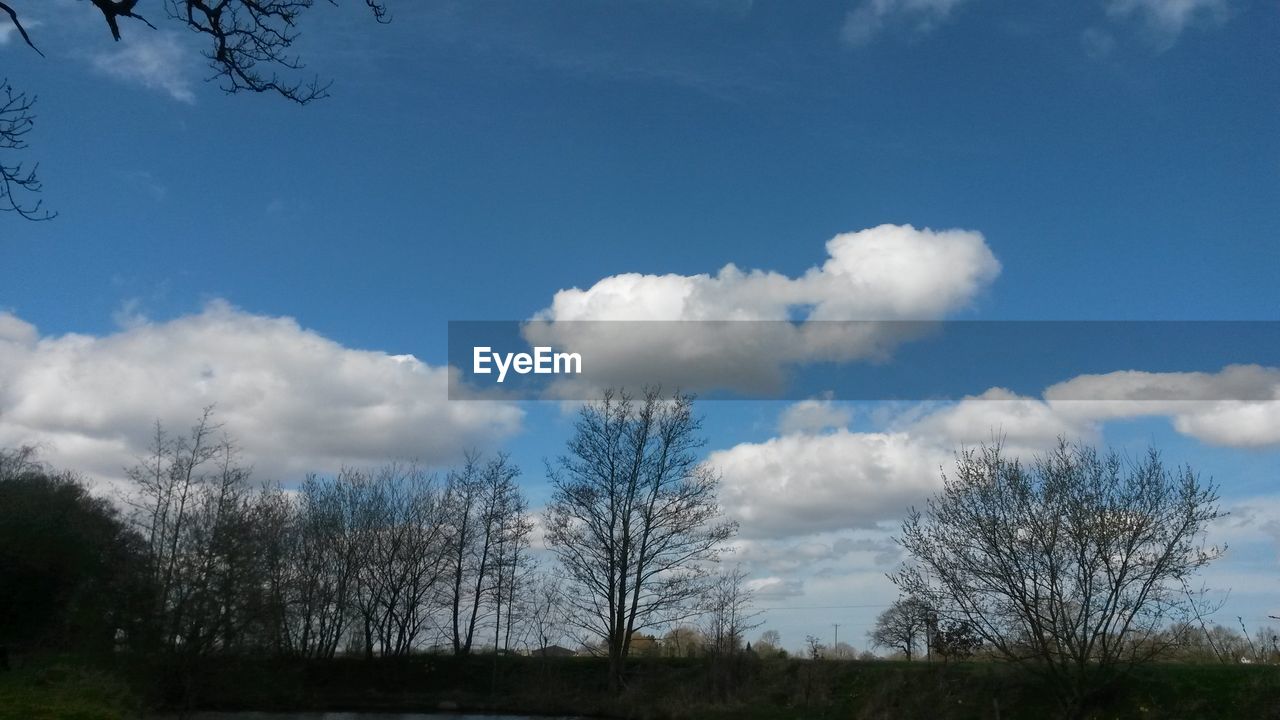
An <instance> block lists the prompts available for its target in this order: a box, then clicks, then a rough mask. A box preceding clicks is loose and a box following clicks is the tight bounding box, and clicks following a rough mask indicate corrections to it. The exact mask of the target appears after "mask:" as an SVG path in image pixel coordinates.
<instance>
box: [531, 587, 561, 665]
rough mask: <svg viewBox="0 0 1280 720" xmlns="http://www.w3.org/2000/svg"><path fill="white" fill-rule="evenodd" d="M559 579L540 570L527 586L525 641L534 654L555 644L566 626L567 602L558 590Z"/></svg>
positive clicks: (543, 652) (542, 651) (559, 589)
mask: <svg viewBox="0 0 1280 720" xmlns="http://www.w3.org/2000/svg"><path fill="white" fill-rule="evenodd" d="M560 585H561V580H560V578H558V577H556V576H554V575H550V574H546V573H542V574H539V575H538V577H536V578H535V579H534V580H532V582H531V583H530V584H529V585H528V588H529V591H528V592H527V593H526V595H525V597H526V603H527V604H526V611H525V627H526V634H527V636H528V638H529V639H528V641H527V644H528V646H529V649H530V650H531V651H532V652H533V653H535V654H542V655H545V654H546V651H547V648H549V647H551V646H552V645H558V644H559V643H560V641H561V640H562V639H564V637H565V634H566V632H567V631H568V628H569V621H570V618H569V604H568V602H567V600H566V598H565V596H564V592H563V591H562V590H561V587H560Z"/></svg>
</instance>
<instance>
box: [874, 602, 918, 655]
mask: <svg viewBox="0 0 1280 720" xmlns="http://www.w3.org/2000/svg"><path fill="white" fill-rule="evenodd" d="M933 616H934V613H933V610H932V608H930V607H929V604H928V603H926V602H924V601H923V600H921V599H920V598H917V597H904V598H899V599H898V600H895V601H894V602H893V604H892V605H890V606H889V608H888V609H887V610H885V611H884V612H882V613H880V615H879V617H877V618H876V624H875V627H873V628H872V629H871V631H870V632H868V633H867V637H869V638H870V639H871V644H872V645H873V646H875V647H879V648H891V649H894V650H901V651H902V654H903V655H905V656H906V658H907V660H911V658H912V657H913V656H914V655H915V652H916V648H917V647H919V645H920V644H922V643H928V642H929V632H930V630H931V628H930V626H931V625H932V624H933Z"/></svg>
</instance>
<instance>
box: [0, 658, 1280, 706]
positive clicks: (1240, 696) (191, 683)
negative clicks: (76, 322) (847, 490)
mask: <svg viewBox="0 0 1280 720" xmlns="http://www.w3.org/2000/svg"><path fill="white" fill-rule="evenodd" d="M176 670H177V666H176V665H175V664H174V663H173V662H171V660H166V659H165V658H159V657H152V658H143V657H134V658H127V657H121V658H114V659H113V661H112V662H111V663H108V664H99V665H96V666H95V665H93V664H92V663H90V662H88V661H87V660H85V659H82V658H74V657H59V658H48V659H45V660H42V661H39V662H32V663H30V664H29V665H28V666H27V667H25V668H23V669H20V670H16V671H13V672H9V673H0V720H131V719H136V718H140V717H141V716H142V708H143V706H144V703H143V701H142V700H141V698H147V703H146V704H147V706H149V707H160V708H163V707H170V708H173V707H187V706H188V705H187V704H188V703H190V705H189V707H192V708H199V709H221V710H277V711H307V710H312V711H315V710H369V711H382V712H429V711H432V710H435V709H436V708H438V707H440V705H441V703H442V702H448V703H456V704H457V705H458V706H460V707H463V708H465V709H470V710H491V711H509V712H514V713H529V712H532V713H538V712H543V713H553V714H560V713H567V714H584V715H590V716H598V717H617V718H628V719H633V720H721V719H723V720H729V718H742V719H743V720H825V719H827V718H830V719H832V720H835V719H837V718H839V719H841V720H911V719H913V718H930V719H931V720H988V719H990V720H1022V719H1026V720H1053V718H1055V717H1057V716H1058V712H1057V710H1056V707H1055V703H1054V700H1053V697H1052V693H1051V692H1048V691H1047V688H1045V687H1043V686H1042V685H1041V684H1039V683H1038V682H1036V681H1035V680H1034V679H1032V678H1029V677H1027V676H1026V675H1025V674H1023V673H1020V672H1018V671H1017V669H1016V668H1011V667H1009V666H1007V665H1003V664H999V663H983V662H973V663H953V664H950V665H941V664H933V665H929V664H926V663H921V662H915V663H906V662H888V661H881V662H834V661H818V662H805V661H798V660H784V659H776V660H764V661H752V662H745V663H741V664H740V665H738V666H736V667H734V668H732V672H729V670H730V669H729V668H726V667H724V666H716V665H714V664H711V663H708V662H705V661H702V660H691V659H656V658H655V659H637V660H636V661H634V662H633V663H631V673H630V677H631V679H630V681H629V682H628V686H627V688H626V689H625V690H624V691H623V692H622V694H621V695H619V696H614V695H612V694H610V693H609V692H608V691H607V687H606V685H605V683H604V677H605V675H604V670H605V665H604V663H603V662H601V661H599V660H597V659H591V658H565V659H547V660H545V661H543V660H541V659H534V658H504V659H503V660H502V662H501V667H500V671H499V672H498V673H497V674H496V675H495V674H494V673H493V665H492V657H491V656H490V657H484V656H480V657H472V658H458V659H455V658H441V657H426V656H418V657H413V658H407V659H399V660H396V659H386V660H381V659H378V660H372V661H365V660H361V659H354V658H346V659H337V660H331V661H299V660H287V659H265V658H257V659H250V658H238V659H237V658H213V659H209V660H206V661H203V662H200V663H198V667H197V666H192V667H189V668H187V669H185V670H182V671H180V672H177V674H175V671H176ZM126 678H128V679H129V680H130V681H131V682H128V681H126ZM131 686H132V688H133V689H134V692H131V691H130V687H131ZM1094 710H1095V711H1094V712H1093V713H1092V714H1091V716H1090V717H1091V718H1092V719H1093V720H1122V719H1127V718H1140V719H1141V720H1235V719H1237V718H1251V719H1256V720H1267V719H1272V720H1280V667H1275V666H1242V665H1180V664H1159V665H1153V666H1150V667H1147V668H1144V669H1142V670H1140V671H1138V672H1137V673H1136V674H1135V675H1134V676H1132V677H1130V678H1128V679H1127V680H1126V681H1125V682H1123V683H1122V684H1121V686H1120V687H1118V688H1117V689H1116V690H1115V691H1114V692H1113V693H1111V694H1109V696H1108V697H1106V698H1103V699H1102V702H1101V703H1100V704H1099V705H1098V706H1097V707H1095V709H1094Z"/></svg>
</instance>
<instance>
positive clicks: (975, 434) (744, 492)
mask: <svg viewBox="0 0 1280 720" xmlns="http://www.w3.org/2000/svg"><path fill="white" fill-rule="evenodd" d="M1080 397H1087V398H1108V399H1106V400H1081V399H1077V398H1080ZM1268 398H1270V399H1268ZM848 407H849V406H848V405H844V404H840V403H833V402H830V401H825V400H806V401H802V402H799V403H796V404H793V405H791V406H790V407H788V408H787V409H786V410H784V411H783V412H782V413H781V414H780V417H779V428H780V432H781V435H780V436H778V437H774V438H771V439H769V440H766V441H764V442H749V443H741V444H738V445H735V446H732V447H730V448H727V449H723V450H718V451H715V452H713V453H711V454H710V456H709V457H708V462H709V463H710V464H711V465H712V466H714V467H716V468H718V469H719V470H720V471H721V473H722V476H723V486H722V497H721V500H722V502H723V503H724V505H725V508H726V510H727V511H728V512H729V514H730V515H731V516H733V517H734V518H735V519H737V520H739V521H740V522H741V523H742V527H743V531H744V533H747V535H748V537H761V538H774V539H777V538H786V537H801V536H807V535H812V534H815V533H823V532H833V531H838V530H842V529H850V528H869V527H875V526H877V525H878V524H880V523H885V522H888V523H894V522H896V521H897V520H898V519H899V518H901V517H902V515H903V513H904V512H905V511H906V509H907V508H908V507H909V506H911V505H913V504H915V505H918V504H920V503H921V502H923V501H924V499H925V498H926V497H928V496H929V494H930V493H932V492H933V491H934V490H936V489H937V488H938V487H939V486H940V482H941V472H942V470H944V469H947V468H950V467H951V466H952V465H953V461H954V453H955V451H956V450H957V449H958V448H962V447H965V446H974V445H977V444H980V443H987V442H992V441H999V442H1001V443H1002V444H1003V446H1004V448H1005V450H1006V451H1007V452H1009V453H1010V454H1012V455H1014V456H1018V457H1023V458H1030V457H1031V456H1033V455H1035V454H1038V453H1041V452H1043V451H1045V450H1047V449H1049V448H1051V447H1052V446H1053V445H1054V444H1055V443H1056V442H1057V440H1058V438H1060V437H1065V438H1068V439H1070V440H1080V441H1085V442H1093V443H1096V442H1099V441H1100V440H1101V437H1102V427H1103V424H1104V423H1105V422H1107V421H1109V420H1121V419H1130V418H1138V417H1160V416H1163V417H1168V418H1169V419H1170V420H1171V422H1172V423H1173V427H1174V429H1175V430H1177V431H1178V432H1180V433H1182V434H1184V435H1188V436H1190V437H1193V438H1195V439H1198V440H1200V441H1201V442H1205V443H1209V444H1213V445H1222V446H1231V447H1264V446H1276V445H1280V369H1275V368H1262V367H1258V366H1230V367H1227V368H1224V369H1223V370H1222V371H1220V372H1217V373H1145V372H1118V373H1110V374H1106V375H1085V376H1080V377H1077V378H1074V379H1072V380H1069V381H1067V382H1064V383H1059V384H1057V385H1054V386H1052V387H1050V388H1048V389H1047V390H1046V391H1045V393H1044V398H1035V397H1027V396H1022V395H1018V394H1016V393H1013V392H1010V391H1009V390H1006V389H1003V388H992V389H990V390H988V391H987V392H985V393H982V394H981V395H977V396H973V397H967V398H964V399H962V400H960V401H958V402H955V403H948V404H944V405H941V406H938V405H936V404H930V403H920V404H917V405H916V406H914V407H911V408H907V409H905V410H902V411H900V412H899V413H898V414H897V416H896V417H895V418H890V419H888V420H887V421H885V422H884V423H883V425H884V426H885V427H886V429H885V430H883V431H878V432H854V431H851V430H849V429H847V428H845V427H838V426H839V425H840V424H841V422H840V421H841V420H843V424H846V425H847V423H848V419H849V418H850V417H852V413H851V412H849V411H848ZM832 427H837V428H838V429H836V430H834V431H828V432H822V431H824V430H829V429H830V428H832ZM1278 527H1280V526H1278Z"/></svg>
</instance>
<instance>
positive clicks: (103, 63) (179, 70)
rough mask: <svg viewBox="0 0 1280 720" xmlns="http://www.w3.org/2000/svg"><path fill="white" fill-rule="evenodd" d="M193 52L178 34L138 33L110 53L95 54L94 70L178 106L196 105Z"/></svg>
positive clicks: (92, 59) (93, 57) (90, 58)
mask: <svg viewBox="0 0 1280 720" xmlns="http://www.w3.org/2000/svg"><path fill="white" fill-rule="evenodd" d="M190 59H191V52H190V51H189V49H188V48H184V47H183V46H182V43H181V42H180V41H179V39H178V35H177V34H176V33H171V32H154V33H151V32H147V33H143V32H139V33H134V34H133V36H132V37H130V38H129V39H127V40H125V41H124V42H122V43H120V44H119V47H115V48H112V49H111V50H108V51H104V52H99V53H94V54H93V55H90V57H89V60H90V62H91V63H92V64H93V68H94V70H96V71H98V72H100V73H102V74H104V75H106V76H108V77H111V78H115V79H116V80H120V81H122V82H126V83H130V84H133V85H140V86H142V87H145V88H147V89H150V90H157V91H160V92H163V93H165V94H167V95H168V96H169V97H171V98H173V99H174V100H177V101H178V102H182V103H187V104H189V105H192V104H195V101H196V95H195V91H194V90H193V89H192V88H193V84H194V83H193V82H192V73H191V72H190V69H191V62H190Z"/></svg>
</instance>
